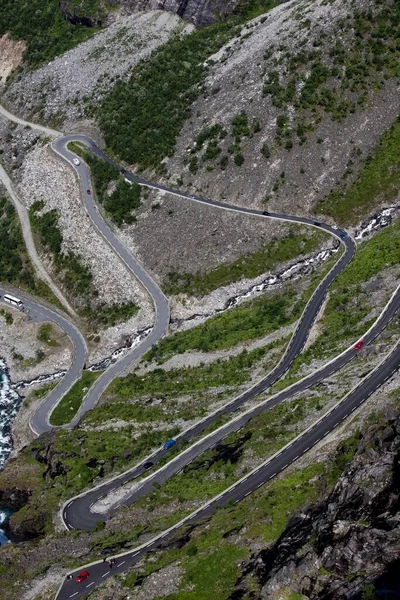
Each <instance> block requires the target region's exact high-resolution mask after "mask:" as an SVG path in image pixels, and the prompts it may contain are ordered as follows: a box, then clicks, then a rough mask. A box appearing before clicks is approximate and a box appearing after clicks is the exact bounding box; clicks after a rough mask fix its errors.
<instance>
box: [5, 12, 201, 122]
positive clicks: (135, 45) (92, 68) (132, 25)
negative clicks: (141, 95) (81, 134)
mask: <svg viewBox="0 0 400 600" xmlns="http://www.w3.org/2000/svg"><path fill="white" fill-rule="evenodd" d="M192 28H193V26H191V25H187V24H186V23H184V22H183V21H181V19H180V18H179V17H178V16H176V15H172V14H168V13H166V12H162V11H149V12H144V13H139V14H133V15H125V16H122V15H117V16H116V18H115V20H114V22H113V23H112V24H111V25H110V26H109V27H107V28H105V29H102V30H101V31H99V32H98V33H97V34H95V35H94V36H93V37H92V38H90V39H89V40H87V41H86V42H83V43H81V44H79V45H78V46H76V47H75V48H73V49H72V50H69V51H68V52H66V53H64V54H63V55H61V56H60V57H57V58H55V59H54V60H53V61H51V62H50V63H48V64H47V65H45V66H42V67H40V68H39V69H37V70H35V71H33V72H28V73H25V74H24V75H22V76H17V77H16V79H15V81H13V83H12V84H11V85H10V87H9V88H8V89H7V92H6V94H5V95H4V98H3V101H4V102H5V103H6V104H8V105H10V106H11V107H12V108H13V110H16V111H18V112H20V113H21V114H22V115H24V116H25V117H28V118H30V119H33V120H37V121H46V122H52V123H53V124H54V125H55V126H59V127H62V128H63V129H64V130H65V129H69V128H70V126H71V124H76V122H77V120H79V119H81V118H82V117H83V116H84V113H85V102H86V103H87V102H89V101H90V102H91V103H94V104H96V103H97V102H98V101H99V98H100V97H101V94H102V92H104V90H108V89H109V88H110V86H112V85H113V82H115V81H117V80H118V79H119V78H121V77H125V76H126V73H127V72H128V71H129V70H130V69H131V68H132V66H133V65H135V64H137V63H138V62H139V61H140V60H141V59H142V58H144V57H146V56H148V55H149V54H150V53H151V52H152V51H153V50H154V49H155V48H157V46H159V45H160V44H163V43H165V42H166V41H167V39H168V38H169V36H171V35H173V34H174V33H179V32H185V31H190V30H191V29H192ZM110 50H111V51H110ZM81 126H82V124H81Z"/></svg>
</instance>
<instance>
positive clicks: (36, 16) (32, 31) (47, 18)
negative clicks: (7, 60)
mask: <svg viewBox="0 0 400 600" xmlns="http://www.w3.org/2000/svg"><path fill="white" fill-rule="evenodd" d="M68 7H69V10H71V9H72V10H73V11H74V12H75V14H78V15H81V16H94V17H96V16H98V17H101V15H104V11H103V8H102V3H100V2H99V1H98V0H83V1H80V0H72V2H71V1H70V2H68ZM96 31H98V29H96V28H89V27H85V26H83V25H72V24H71V23H69V22H68V21H67V20H66V19H65V18H64V17H63V15H62V12H61V9H60V3H59V2H58V0H29V2H25V0H3V2H1V4H0V35H2V34H3V33H7V32H9V33H10V34H11V37H12V38H14V39H18V40H25V41H26V42H27V49H26V52H25V54H24V60H25V61H26V63H27V64H28V65H29V66H30V67H38V66H39V65H41V64H42V63H44V62H48V61H50V60H52V59H53V58H55V57H56V56H58V55H59V54H62V53H63V52H65V51H66V50H70V49H71V48H73V47H74V46H76V44H79V43H80V42H82V41H84V40H86V39H88V38H89V37H91V36H92V35H93V34H94V33H96Z"/></svg>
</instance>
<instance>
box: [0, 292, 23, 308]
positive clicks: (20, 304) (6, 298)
mask: <svg viewBox="0 0 400 600" xmlns="http://www.w3.org/2000/svg"><path fill="white" fill-rule="evenodd" d="M3 300H4V302H7V304H11V306H15V308H19V310H22V311H23V310H24V303H23V302H22V300H20V299H19V298H16V297H15V296H11V294H4V296H3Z"/></svg>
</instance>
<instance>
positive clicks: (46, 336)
mask: <svg viewBox="0 0 400 600" xmlns="http://www.w3.org/2000/svg"><path fill="white" fill-rule="evenodd" d="M54 335H55V334H54V329H53V325H52V324H51V323H43V324H42V325H40V327H39V330H38V333H37V336H36V337H37V339H38V340H39V341H40V342H43V343H44V344H47V345H48V346H59V343H58V342H57V341H56V340H55V339H54Z"/></svg>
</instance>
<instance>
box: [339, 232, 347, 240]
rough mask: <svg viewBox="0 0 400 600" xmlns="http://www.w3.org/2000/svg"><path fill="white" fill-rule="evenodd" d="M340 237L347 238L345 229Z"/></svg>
mask: <svg viewBox="0 0 400 600" xmlns="http://www.w3.org/2000/svg"><path fill="white" fill-rule="evenodd" d="M340 237H341V238H342V240H345V239H346V237H347V235H346V234H345V232H344V231H342V233H341V234H340Z"/></svg>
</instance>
